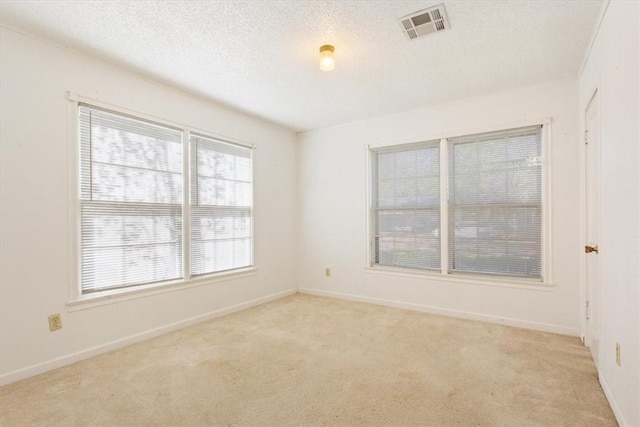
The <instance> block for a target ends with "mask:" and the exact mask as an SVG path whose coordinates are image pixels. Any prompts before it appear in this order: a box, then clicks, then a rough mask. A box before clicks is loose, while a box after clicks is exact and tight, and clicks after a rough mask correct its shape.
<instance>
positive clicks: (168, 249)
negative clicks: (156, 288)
mask: <svg viewBox="0 0 640 427" xmlns="http://www.w3.org/2000/svg"><path fill="white" fill-rule="evenodd" d="M78 118H79V139H80V177H79V183H80V254H79V258H80V272H79V273H80V291H81V293H82V294H89V293H95V292H100V291H107V290H114V289H120V288H127V287H135V286H139V285H148V284H153V283H160V282H167V281H175V280H186V279H189V278H190V277H191V276H194V275H201V274H206V273H213V272H218V271H224V270H231V269H234V268H238V267H246V266H250V265H251V254H252V251H251V232H252V231H251V207H252V194H251V174H252V171H251V169H252V163H251V150H250V149H249V148H246V147H241V146H235V145H233V144H229V143H224V142H222V141H216V140H213V139H209V138H205V137H201V136H194V135H192V136H191V138H190V140H191V144H190V145H191V147H193V151H192V152H190V153H189V152H185V150H188V149H189V148H190V147H185V146H184V145H183V134H184V133H185V132H184V130H183V129H179V128H175V127H172V126H167V125H163V124H158V123H153V122H150V121H146V120H141V119H138V118H135V117H131V116H128V115H124V114H120V113H116V112H113V111H107V110H103V109H100V108H95V107H92V106H89V105H84V104H80V105H79V108H78ZM188 157H191V161H185V159H187V158H188ZM185 176H189V177H190V179H189V180H186V181H187V182H188V183H189V186H190V188H183V186H184V185H186V182H185ZM184 192H188V194H189V195H190V196H191V197H190V199H191V200H192V204H193V205H192V206H191V205H190V209H189V210H187V209H184V199H185V195H184ZM189 211H190V214H189ZM186 215H188V217H186ZM188 221H190V223H189V222H188ZM185 222H187V223H186V224H185ZM185 226H186V227H188V229H189V230H190V236H189V235H184V233H183V230H184V229H185ZM189 237H192V238H191V239H189ZM185 248H186V249H187V250H185ZM185 256H188V258H187V260H189V261H190V262H189V263H188V264H189V265H190V266H191V268H190V271H187V270H189V269H187V268H186V267H185V259H184V257H185Z"/></svg>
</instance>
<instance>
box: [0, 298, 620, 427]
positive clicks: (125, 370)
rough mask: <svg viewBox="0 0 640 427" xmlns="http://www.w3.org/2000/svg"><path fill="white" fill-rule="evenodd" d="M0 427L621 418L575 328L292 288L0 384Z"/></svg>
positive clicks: (587, 422)
mask: <svg viewBox="0 0 640 427" xmlns="http://www.w3.org/2000/svg"><path fill="white" fill-rule="evenodd" d="M0 425H2V426H3V427H8V426H27V425H28V426H32V425H64V426H68V425H109V426H111V425H136V426H138V425H172V426H175V425H250V426H260V425H272V426H284V425H295V426H315V425H349V426H355V425H366V426H373V425H385V426H391V425H393V426H404V425H432V426H534V425H538V426H614V425H616V422H615V419H614V416H613V414H612V412H611V409H610V408H609V405H608V403H607V401H606V399H605V396H604V394H603V392H602V390H601V388H600V386H599V384H598V380H597V378H596V371H595V368H594V365H593V362H592V361H591V358H590V356H589V353H588V351H587V350H586V349H585V348H584V347H583V346H582V345H581V344H580V341H579V340H578V338H573V337H566V336H562V335H554V334H548V333H542V332H534V331H528V330H524V329H517V328H511V327H505V326H499V325H492V324H486V323H480V322H474V321H467V320H458V319H452V318H448V317H441V316H435V315H428V314H423V313H417V312H411V311H405V310H399V309H394V308H387V307H381V306H376V305H369V304H361V303H354V302H348V301H340V300H333V299H326V298H319V297H312V296H307V295H299V294H298V295H294V296H291V297H287V298H284V299H281V300H278V301H275V302H271V303H268V304H264V305H261V306H259V307H255V308H252V309H249V310H245V311H243V312H240V313H236V314H232V315H229V316H226V317H222V318H219V319H215V320H211V321H208V322H204V323H201V324H198V325H195V326H191V327H188V328H186V329H182V330H180V331H177V332H173V333H170V334H167V335H164V336H161V337H158V338H155V339H152V340H149V341H146V342H143V343H139V344H135V345H132V346H129V347H126V348H123V349H120V350H117V351H113V352H111V353H108V354H104V355H101V356H98V357H94V358H92V359H88V360H85V361H82V362H79V363H76V364H74V365H71V366H68V367H65V368H61V369H57V370H55V371H51V372H48V373H45V374H42V375H38V376H36V377H33V378H29V379H27V380H24V381H20V382H17V383H14V384H10V385H7V386H5V387H2V388H0Z"/></svg>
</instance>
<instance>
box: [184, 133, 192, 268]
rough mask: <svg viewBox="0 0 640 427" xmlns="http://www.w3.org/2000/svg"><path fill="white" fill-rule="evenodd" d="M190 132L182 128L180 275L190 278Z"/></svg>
mask: <svg viewBox="0 0 640 427" xmlns="http://www.w3.org/2000/svg"><path fill="white" fill-rule="evenodd" d="M191 168H192V164H191V134H190V133H189V131H188V130H185V129H183V130H182V277H183V278H184V279H185V280H190V279H191V192H192V190H191Z"/></svg>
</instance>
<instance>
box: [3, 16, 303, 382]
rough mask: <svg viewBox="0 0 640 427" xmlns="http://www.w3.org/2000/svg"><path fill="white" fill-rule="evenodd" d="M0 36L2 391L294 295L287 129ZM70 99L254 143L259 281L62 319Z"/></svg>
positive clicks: (292, 148) (26, 40)
mask: <svg viewBox="0 0 640 427" xmlns="http://www.w3.org/2000/svg"><path fill="white" fill-rule="evenodd" d="M1 31H2V32H1V35H0V40H1V43H2V44H1V46H2V48H1V51H2V55H1V61H2V62H1V81H0V87H1V90H2V92H1V95H2V96H1V109H2V124H1V125H2V126H1V128H2V129H1V141H2V146H1V153H2V156H1V204H2V208H1V209H2V210H1V214H2V216H1V232H2V237H1V267H2V268H1V276H0V277H1V285H0V297H1V310H0V313H1V318H0V345H1V347H0V375H1V377H0V379H2V382H10V381H14V380H16V379H20V378H22V377H25V376H28V375H32V374H34V373H37V372H40V371H43V370H46V369H50V368H53V367H56V366H59V365H62V364H64V363H68V362H70V361H72V360H75V359H78V358H81V357H85V356H87V355H89V354H94V353H96V352H100V351H104V350H105V349H107V348H112V347H113V343H116V345H117V344H118V342H119V344H123V343H124V342H127V339H129V338H131V337H134V339H135V336H136V335H137V334H143V336H146V335H144V334H145V333H148V332H149V331H154V330H155V331H156V332H160V331H162V330H166V328H167V327H168V326H170V325H175V324H176V323H178V324H179V323H180V322H184V321H186V320H188V319H193V318H197V317H198V316H203V315H206V314H208V313H212V312H214V311H216V310H220V309H223V308H228V307H231V306H234V305H237V304H242V303H246V302H248V301H252V300H255V299H259V298H262V297H266V296H269V295H273V294H278V293H280V292H283V291H287V290H291V291H294V290H295V287H296V286H295V280H294V275H293V273H292V271H291V260H292V259H293V258H294V256H295V253H296V248H295V245H296V240H295V237H294V232H295V230H294V227H292V224H293V225H295V224H296V207H295V206H296V200H295V197H296V179H295V176H296V173H297V172H296V166H295V162H296V135H295V134H294V133H293V132H291V131H289V130H287V129H284V128H281V127H278V126H275V125H273V124H269V123H267V122H265V121H262V120H259V119H256V118H254V117H250V116H247V115H245V114H242V113H239V112H236V111H232V110H230V109H227V108H223V107H221V106H218V105H216V104H213V103H211V102H207V101H204V100H203V99H199V98H196V97H194V96H190V95H188V94H186V93H182V92H179V91H176V90H174V89H171V88H169V87H167V86H165V85H162V84H159V83H156V82H153V81H150V80H147V79H144V78H142V77H140V76H138V75H136V74H133V73H129V72H127V71H125V70H122V69H118V68H114V67H112V66H109V65H106V64H104V63H101V62H98V61H95V60H92V59H89V58H87V57H85V56H82V55H79V54H76V53H73V52H71V51H68V50H66V49H64V48H61V47H57V46H54V45H51V44H48V43H45V42H42V41H39V40H36V39H33V38H30V37H26V36H23V35H21V34H18V33H16V32H14V31H12V30H8V29H6V28H2V30H1ZM212 78H213V77H212ZM66 91H73V92H76V93H77V94H79V95H84V96H87V97H92V98H97V99H100V100H101V101H103V102H107V103H110V104H114V105H117V106H121V107H124V108H127V109H130V110H134V111H138V112H142V113H145V114H148V115H152V116H156V117H159V118H164V119H167V120H171V121H174V122H178V123H183V124H187V125H190V126H194V127H196V128H200V129H203V130H207V131H210V132H213V133H216V134H222V135H227V136H230V137H234V138H238V139H241V140H245V141H248V142H252V143H255V145H256V147H257V149H256V151H255V155H254V159H255V189H256V192H255V212H256V214H255V228H256V236H255V242H256V261H257V267H258V272H257V274H255V275H253V276H249V277H244V278H241V279H236V280H229V281H223V282H218V283H214V284H209V285H204V286H199V287H193V288H189V289H182V290H176V291H173V292H169V293H162V294H159V295H154V296H146V297H142V298H137V299H132V300H129V301H124V302H118V303H113V304H108V305H102V306H99V307H94V308H87V309H84V310H80V311H69V307H68V306H67V305H66V302H67V299H68V286H69V280H70V271H69V268H68V266H69V254H68V247H69V236H70V234H71V233H70V230H69V229H68V222H67V216H68V215H69V212H70V204H69V203H68V194H69V186H68V172H69V139H68V138H69V135H68V130H67V123H68V110H67V108H68V101H67V100H66V99H65V92H66ZM51 313H61V314H62V321H63V325H64V327H63V329H61V330H59V331H56V332H54V333H51V332H49V329H48V323H47V316H48V315H49V314H51ZM163 328H164V329H163ZM138 338H139V337H138ZM123 340H124V341H123ZM110 344H111V345H110ZM105 346H106V347H105Z"/></svg>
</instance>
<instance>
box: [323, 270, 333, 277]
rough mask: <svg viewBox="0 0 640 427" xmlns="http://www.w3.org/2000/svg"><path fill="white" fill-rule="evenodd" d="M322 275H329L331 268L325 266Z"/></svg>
mask: <svg viewBox="0 0 640 427" xmlns="http://www.w3.org/2000/svg"><path fill="white" fill-rule="evenodd" d="M324 275H325V276H327V277H331V269H330V268H325V269H324Z"/></svg>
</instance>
